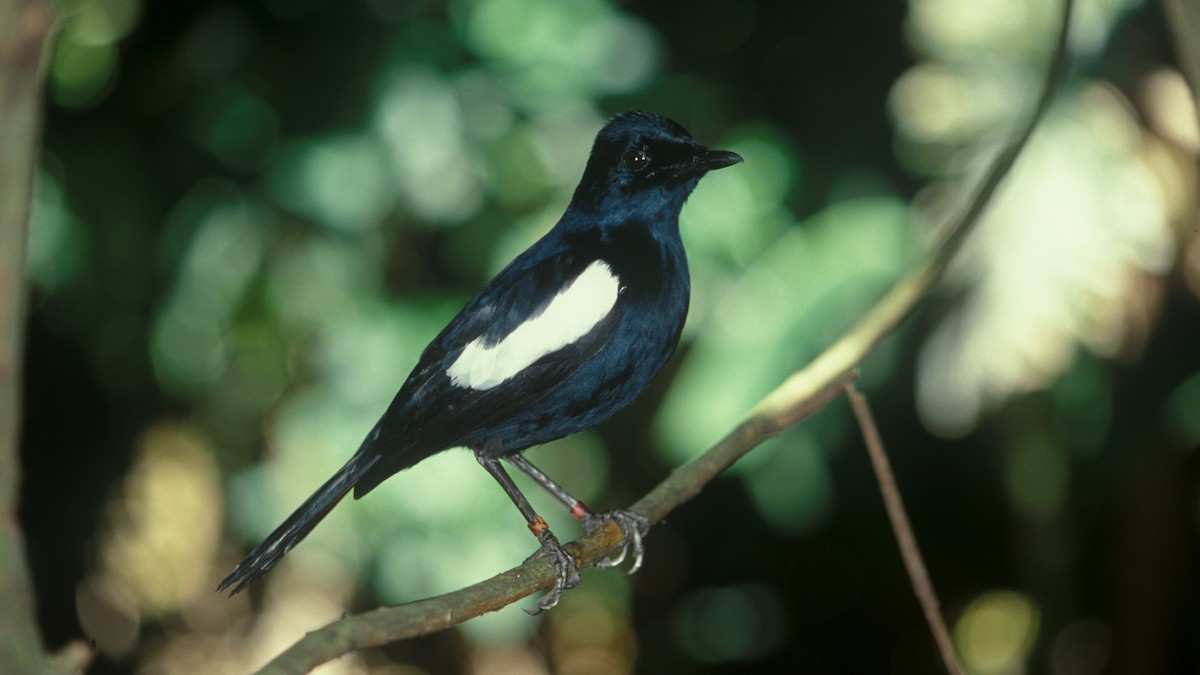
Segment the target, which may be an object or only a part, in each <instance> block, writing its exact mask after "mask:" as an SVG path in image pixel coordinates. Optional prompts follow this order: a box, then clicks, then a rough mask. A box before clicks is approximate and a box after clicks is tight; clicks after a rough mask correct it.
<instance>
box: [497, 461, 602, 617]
mask: <svg viewBox="0 0 1200 675" xmlns="http://www.w3.org/2000/svg"><path fill="white" fill-rule="evenodd" d="M475 459H476V460H477V461H478V462H479V463H480V464H481V465H482V466H483V468H485V469H487V472H488V473H490V474H492V478H495V479H496V482H497V483H499V484H500V487H502V488H504V492H505V493H506V494H507V495H508V498H509V499H511V500H512V502H513V504H516V505H517V510H519V511H520V512H521V515H523V516H525V522H526V523H527V524H528V525H529V531H530V532H532V533H533V535H534V536H535V537H537V539H538V542H539V543H540V544H541V545H542V547H541V549H539V550H538V552H537V553H535V554H534V555H533V556H530V558H533V557H535V556H537V555H545V556H546V557H547V558H549V559H550V564H551V565H552V566H553V567H554V574H555V577H556V578H555V582H554V587H553V588H551V589H550V592H548V593H546V594H545V595H543V596H542V597H541V598H539V599H538V609H537V611H530V610H525V611H526V612H528V613H529V614H534V615H537V614H541V613H542V612H544V611H546V610H548V609H553V608H554V606H555V605H557V604H558V601H559V599H561V598H562V593H563V591H565V590H568V589H571V588H575V586H577V585H578V584H579V565H578V564H577V563H576V562H575V558H574V557H573V556H572V555H571V554H570V553H568V552H567V550H566V549H565V548H563V545H562V544H561V543H559V541H558V537H556V536H554V533H553V532H551V531H550V526H549V525H547V524H546V521H545V520H544V519H543V518H542V517H541V516H539V515H538V514H537V512H536V511H534V510H533V507H532V506H530V505H529V500H528V499H526V498H525V495H523V494H521V491H520V490H519V489H518V488H517V485H516V483H513V480H512V477H510V476H509V475H508V472H507V471H505V470H504V467H503V466H501V464H500V460H498V459H496V458H494V457H488V456H486V455H484V454H483V453H481V452H479V451H476V452H475Z"/></svg>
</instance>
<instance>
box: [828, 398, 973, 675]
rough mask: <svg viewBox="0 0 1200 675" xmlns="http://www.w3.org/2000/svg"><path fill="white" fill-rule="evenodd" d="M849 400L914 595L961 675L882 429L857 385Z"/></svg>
mask: <svg viewBox="0 0 1200 675" xmlns="http://www.w3.org/2000/svg"><path fill="white" fill-rule="evenodd" d="M846 398H848V399H849V400H850V408H851V409H852V410H853V411H854V417H855V418H856V419H857V420H858V426H859V428H860V429H862V435H863V442H864V443H866V445H867V454H868V455H869V456H870V457H871V468H873V469H874V470H875V478H876V479H877V480H878V481H879V492H880V493H881V494H882V495H883V505H884V508H886V509H887V514H888V520H889V521H891V523H892V532H894V533H895V535H896V543H897V544H898V545H899V546H900V557H901V558H903V560H904V569H905V570H907V571H908V578H909V579H911V580H912V586H913V592H914V593H916V595H917V600H918V601H920V603H921V610H922V611H923V612H925V621H926V622H928V623H929V630H930V631H931V632H933V639H934V642H936V643H937V646H938V652H940V653H941V655H942V663H944V664H946V670H947V671H948V672H949V673H950V675H961V673H962V667H961V666H960V665H959V664H958V657H957V656H956V655H955V654H954V644H953V643H952V642H951V641H950V632H949V631H948V630H946V621H945V620H944V619H943V618H942V612H941V603H939V602H938V597H937V592H936V591H934V589H933V582H932V581H930V579H929V570H928V569H927V568H926V567H925V559H924V558H923V557H921V549H920V547H918V546H917V538H916V536H914V535H913V530H912V524H911V523H910V522H909V521H908V514H907V513H906V512H905V510H904V500H903V499H901V498H900V488H899V487H897V486H896V477H895V476H894V475H893V474H892V466H891V464H890V463H889V462H888V458H887V450H885V449H884V447H883V440H882V439H880V437H879V428H878V427H877V426H875V418H874V416H873V415H871V406H870V404H868V403H867V399H866V397H865V396H863V395H862V394H861V393H859V391H858V389H856V388H855V387H854V383H853V382H851V383H850V384H847V385H846Z"/></svg>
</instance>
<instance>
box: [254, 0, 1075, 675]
mask: <svg viewBox="0 0 1200 675" xmlns="http://www.w3.org/2000/svg"><path fill="white" fill-rule="evenodd" d="M1073 5H1074V2H1073V0H1064V3H1063V14H1062V17H1063V18H1062V27H1061V29H1060V31H1059V35H1058V43H1057V45H1056V47H1055V51H1054V55H1053V57H1052V58H1051V61H1050V65H1049V68H1048V72H1047V75H1046V80H1045V86H1044V88H1043V90H1042V92H1041V96H1040V97H1039V99H1038V102H1037V105H1036V106H1035V107H1034V110H1033V111H1032V112H1031V113H1030V116H1029V118H1028V119H1027V120H1026V122H1025V124H1024V125H1022V126H1021V127H1020V128H1019V129H1018V130H1017V132H1016V133H1015V134H1014V138H1013V141H1012V142H1011V143H1010V144H1009V145H1008V146H1007V147H1006V148H1005V149H1004V150H1003V151H1001V153H1000V154H999V155H998V156H997V157H996V159H995V160H994V161H993V163H992V166H991V167H990V169H989V171H988V173H987V175H986V176H985V177H984V179H983V181H982V183H981V184H980V186H979V187H978V188H977V189H976V191H975V193H974V194H973V195H972V198H971V201H970V203H969V204H968V206H967V208H966V209H965V210H964V212H963V214H962V216H960V217H959V218H958V219H957V220H956V221H955V222H954V223H953V224H952V225H951V227H950V229H949V232H948V234H947V235H946V238H945V239H944V240H943V241H942V242H941V243H940V244H939V245H938V246H937V247H936V249H935V250H933V251H931V252H930V253H929V255H928V256H927V257H926V259H925V261H924V262H923V263H922V264H921V265H920V266H919V267H917V269H915V270H914V271H913V272H911V273H909V274H908V276H906V277H904V278H903V279H901V280H900V281H898V282H897V283H896V284H895V285H894V286H893V287H892V288H891V289H890V290H889V291H888V293H887V294H885V295H884V296H883V298H881V299H880V300H879V302H877V303H876V304H875V305H874V306H873V307H871V309H870V310H868V311H867V313H866V314H865V315H864V316H863V318H862V319H861V320H860V321H859V322H858V323H857V324H856V325H855V326H854V327H853V328H851V329H850V330H849V331H848V332H847V333H846V334H845V335H843V336H842V337H841V338H840V339H838V340H837V341H836V342H834V343H833V344H832V345H830V347H829V348H828V349H826V350H825V351H824V352H822V353H821V354H820V355H819V356H818V357H817V358H816V359H814V360H813V361H812V362H811V363H809V364H808V365H807V366H805V367H804V368H803V369H801V370H799V371H797V372H796V373H794V374H792V375H791V376H790V377H788V378H787V379H786V380H785V381H784V382H783V383H782V384H780V385H779V387H777V388H776V389H775V390H774V391H772V392H771V393H769V394H767V395H766V396H765V397H764V398H763V399H762V401H760V402H759V404H758V405H757V406H756V407H755V408H754V410H753V412H751V414H750V416H749V417H748V418H747V419H746V420H745V421H743V422H742V423H741V424H739V425H738V426H737V428H735V429H734V430H733V431H732V432H730V434H729V435H728V436H726V437H725V438H724V439H722V440H721V442H720V443H718V444H717V445H715V446H713V447H712V448H711V449H709V450H708V451H707V452H705V453H704V454H703V455H700V456H699V457H697V458H696V459H694V460H692V461H691V462H688V463H687V464H686V465H684V466H682V467H679V468H677V469H675V470H674V471H673V472H672V473H671V475H670V476H668V477H667V479H666V480H664V481H663V482H662V483H660V484H659V485H658V486H656V487H655V488H654V489H653V490H652V491H651V492H650V493H649V494H647V495H646V496H645V497H643V498H642V499H640V500H639V501H638V502H637V503H636V504H634V505H633V507H632V510H633V511H635V512H637V513H640V514H642V515H643V516H646V517H647V518H649V519H650V521H651V522H652V523H655V522H658V521H660V520H662V518H663V517H665V516H666V515H667V514H668V513H670V512H671V511H672V510H674V509H675V508H677V507H678V506H679V505H680V504H683V503H684V502H686V501H687V500H689V499H691V498H692V497H694V496H696V495H697V494H699V492H700V491H701V490H702V489H703V488H704V486H705V485H706V484H708V482H710V481H711V480H712V479H713V478H715V477H716V476H717V475H719V474H720V473H721V472H722V471H724V470H725V469H726V468H728V467H729V466H730V465H732V464H733V463H734V462H736V461H737V460H738V459H739V458H740V457H742V456H744V455H745V454H746V453H748V452H750V450H752V449H753V448H754V447H756V446H757V445H759V444H760V443H762V442H763V441H765V440H766V439H768V438H770V437H772V436H775V435H777V434H779V433H781V432H782V431H784V430H785V429H787V428H788V427H790V426H792V425H794V424H796V423H798V422H799V421H800V420H802V419H803V418H804V417H805V416H807V415H808V414H811V413H812V412H813V411H815V410H818V409H820V408H821V407H822V406H823V405H825V403H827V402H828V401H830V400H832V399H833V398H835V397H836V396H837V395H838V393H840V392H841V391H842V389H843V388H844V387H845V386H846V384H847V383H849V382H850V381H852V380H853V379H854V372H853V371H854V369H855V368H856V367H857V366H858V364H859V363H860V362H861V361H862V359H863V358H864V357H865V356H866V355H867V354H868V353H869V352H870V351H871V349H873V348H874V347H875V345H876V344H878V343H879V341H880V340H882V339H883V338H884V337H886V336H887V335H888V334H889V333H891V331H892V330H894V329H895V327H896V326H897V325H898V324H899V323H900V322H901V321H902V320H903V319H904V318H905V317H907V316H908V315H909V314H910V313H912V311H913V309H914V308H915V307H916V305H917V303H918V302H919V301H920V300H921V299H922V298H923V297H924V296H925V295H926V294H928V292H929V289H930V288H931V287H932V286H933V284H934V283H935V282H936V281H937V280H938V279H939V278H941V276H942V274H943V273H944V272H945V270H946V266H947V265H948V264H949V262H950V259H951V258H953V256H954V255H955V253H957V252H958V249H959V248H960V247H961V245H962V242H963V240H964V239H965V237H966V236H967V234H968V233H969V232H970V231H971V230H972V229H973V226H974V225H975V224H976V222H977V221H978V219H979V215H980V214H981V213H982V212H983V209H984V207H985V206H986V205H987V204H988V202H989V200H990V199H991V197H992V195H993V194H994V193H995V191H996V188H997V187H998V186H999V185H1000V182H1001V181H1002V180H1003V179H1004V177H1005V176H1006V175H1007V174H1008V172H1009V170H1010V169H1012V166H1013V164H1014V163H1015V161H1016V158H1017V156H1018V155H1019V154H1020V152H1021V149H1022V148H1023V147H1024V146H1025V143H1026V142H1027V141H1028V140H1029V136H1030V135H1031V134H1032V133H1033V129H1034V128H1035V127H1036V125H1037V123H1038V121H1039V120H1040V119H1041V118H1042V116H1043V115H1044V114H1045V112H1046V110H1047V108H1049V105H1050V101H1051V100H1052V99H1053V97H1054V93H1055V91H1057V88H1058V83H1059V80H1060V78H1061V77H1062V73H1063V70H1064V67H1065V64H1066V56H1067V49H1066V45H1067V36H1068V27H1069V25H1070V19H1071V13H1072V9H1073ZM619 543H620V542H619V533H618V530H617V527H616V526H615V525H611V524H610V525H609V526H607V527H604V528H600V529H598V530H597V531H595V532H593V533H592V534H590V535H587V536H585V537H583V538H582V539H580V540H578V541H576V542H573V543H572V544H569V545H568V549H569V550H571V552H572V553H573V554H575V555H576V556H577V557H578V558H579V560H580V563H581V566H582V567H589V566H592V565H594V564H595V562H596V561H597V560H599V559H601V558H603V557H606V556H608V555H609V554H610V553H612V552H614V550H615V549H616V547H617V546H618V545H619ZM552 581H553V573H552V571H551V569H550V565H549V563H547V562H546V561H545V560H540V559H539V560H534V561H531V562H528V563H526V564H524V565H521V566H520V567H517V568H514V569H512V570H509V571H507V572H504V573H502V574H500V575H498V576H496V577H493V578H492V579H489V580H487V581H484V582H481V583H479V584H476V585H474V586H471V587H469V588H465V589H462V590H460V591H456V592H454V593H450V594H447V595H443V596H440V597H437V598H430V599H428V600H422V601H419V602H414V603H409V604H406V605H400V606H397V607H387V608H382V609H377V610H374V611H371V612H367V613H365V614H361V615H357V616H349V617H345V618H343V619H340V620H338V621H335V622H333V623H331V624H329V625H327V626H325V627H323V628H320V629H318V630H316V631H313V632H311V633H309V634H308V635H305V636H304V637H303V638H301V639H300V641H299V642H297V643H296V644H294V645H292V646H291V647H289V648H288V649H287V650H286V651H284V652H283V653H281V654H280V655H279V656H278V657H276V658H275V660H273V661H272V662H271V663H269V664H267V665H266V666H265V667H264V668H263V669H262V670H261V671H259V672H260V673H304V672H308V671H309V670H311V669H312V668H314V667H316V666H317V665H319V664H321V663H324V662H325V661H328V660H330V659H334V658H337V657H338V656H341V655H342V654H346V653H348V652H350V651H353V650H355V649H361V648H364V647H371V646H378V645H383V644H387V643H390V642H395V641H397V640H402V639H406V638H410V637H415V636H418V635H426V634H428V633H432V632H436V631H439V630H443V629H445V628H449V627H450V626H454V625H457V624H459V623H462V622H463V621H466V620H467V619H470V618H473V617H475V616H479V615H480V614H484V613H486V612H490V611H494V610H497V609H500V608H501V607H504V606H505V605H508V604H510V603H513V602H516V601H517V600H520V599H521V598H524V597H526V596H529V595H531V594H533V593H535V592H537V591H538V590H541V589H543V588H547V587H549V586H550V584H551V583H552Z"/></svg>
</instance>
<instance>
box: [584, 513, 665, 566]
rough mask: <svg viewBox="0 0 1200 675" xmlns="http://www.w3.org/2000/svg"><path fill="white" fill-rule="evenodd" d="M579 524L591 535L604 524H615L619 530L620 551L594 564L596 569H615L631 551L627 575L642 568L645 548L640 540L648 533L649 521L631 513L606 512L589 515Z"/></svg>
mask: <svg viewBox="0 0 1200 675" xmlns="http://www.w3.org/2000/svg"><path fill="white" fill-rule="evenodd" d="M580 522H581V523H582V524H583V529H584V530H586V531H587V532H588V534H591V533H592V532H595V531H596V530H597V529H598V528H600V527H603V526H604V524H605V523H616V524H617V527H619V528H621V551H620V553H618V554H617V555H616V557H615V558H614V557H612V556H610V557H608V558H605V559H604V560H601V561H600V562H598V563H596V566H597V567H616V566H617V565H620V564H621V563H622V562H624V561H625V555H626V554H627V553H629V551H630V549H632V550H633V564H632V565H631V566H630V567H629V572H627V574H633V573H634V572H636V571H638V569H640V568H641V566H642V555H643V553H645V547H644V546H643V544H642V538H643V537H645V536H646V533H647V532H649V531H650V521H649V520H648V519H647V518H646V517H645V516H641V515H638V514H636V513H634V512H632V511H619V510H618V511H606V512H604V513H589V514H588V515H586V516H584V517H583V518H582V519H581V520H580Z"/></svg>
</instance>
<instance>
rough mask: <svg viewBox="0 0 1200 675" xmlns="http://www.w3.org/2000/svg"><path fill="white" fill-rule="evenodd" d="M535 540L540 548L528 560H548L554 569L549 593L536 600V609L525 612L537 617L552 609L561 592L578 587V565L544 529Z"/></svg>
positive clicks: (551, 534) (549, 532)
mask: <svg viewBox="0 0 1200 675" xmlns="http://www.w3.org/2000/svg"><path fill="white" fill-rule="evenodd" d="M537 538H538V541H540V542H541V543H542V547H541V548H540V549H538V550H537V552H536V553H534V554H533V555H531V556H529V559H528V560H533V559H534V558H548V559H549V560H550V565H551V566H553V567H554V576H555V580H554V586H552V587H551V588H550V591H549V592H547V593H546V594H545V595H543V596H542V597H541V598H539V599H538V603H537V604H538V608H537V609H536V610H531V609H527V610H525V612H526V613H527V614H529V615H530V616H537V615H538V614H541V613H542V612H544V611H546V610H548V609H554V607H555V605H557V604H558V601H559V600H560V599H562V594H563V591H566V590H570V589H572V588H575V587H576V586H578V585H579V565H578V564H576V562H575V557H574V556H572V555H571V554H570V553H568V552H567V550H566V549H565V548H563V545H562V544H560V543H559V542H558V537H556V536H554V533H553V532H551V531H550V530H549V529H545V530H542V531H541V532H539V533H538V536H537ZM528 560H527V561H526V562H528Z"/></svg>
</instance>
